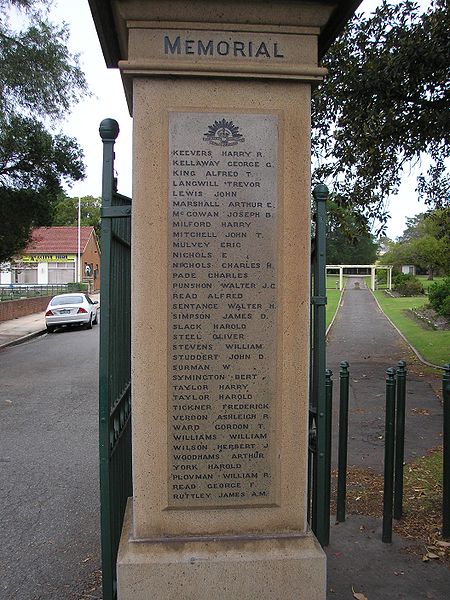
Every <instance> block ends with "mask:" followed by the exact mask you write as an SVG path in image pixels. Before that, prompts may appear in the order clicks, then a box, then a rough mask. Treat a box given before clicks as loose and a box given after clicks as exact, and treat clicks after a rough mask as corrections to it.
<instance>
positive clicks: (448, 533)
mask: <svg viewBox="0 0 450 600" xmlns="http://www.w3.org/2000/svg"><path fill="white" fill-rule="evenodd" d="M442 399H443V402H444V432H443V445H444V449H443V455H444V456H443V481H442V537H444V538H447V539H449V538H450V364H447V365H444V374H443V376H442Z"/></svg>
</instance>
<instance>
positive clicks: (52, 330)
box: [47, 325, 56, 333]
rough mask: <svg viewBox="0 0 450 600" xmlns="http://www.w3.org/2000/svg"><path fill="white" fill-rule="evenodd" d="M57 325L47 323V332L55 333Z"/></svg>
mask: <svg viewBox="0 0 450 600" xmlns="http://www.w3.org/2000/svg"><path fill="white" fill-rule="evenodd" d="M55 329H56V327H55V326H54V325H47V333H53V332H54V331H55Z"/></svg>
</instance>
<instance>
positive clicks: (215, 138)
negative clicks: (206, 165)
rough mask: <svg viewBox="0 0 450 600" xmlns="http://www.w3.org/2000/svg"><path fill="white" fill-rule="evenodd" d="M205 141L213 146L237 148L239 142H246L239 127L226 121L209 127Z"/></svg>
mask: <svg viewBox="0 0 450 600" xmlns="http://www.w3.org/2000/svg"><path fill="white" fill-rule="evenodd" d="M203 140H204V141H205V142H209V143H210V144H212V145H213V146H236V144H239V142H245V138H244V136H243V135H241V134H240V133H239V127H238V126H237V125H235V124H234V123H233V121H227V120H226V119H222V120H221V121H214V123H213V124H212V125H209V126H208V131H207V133H205V134H204V138H203Z"/></svg>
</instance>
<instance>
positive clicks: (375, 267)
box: [326, 265, 393, 291]
mask: <svg viewBox="0 0 450 600" xmlns="http://www.w3.org/2000/svg"><path fill="white" fill-rule="evenodd" d="M392 268H393V266H392V265H327V266H326V273H327V275H328V272H329V271H339V290H340V291H342V290H343V289H344V269H370V288H371V290H372V291H374V290H375V281H376V279H375V278H376V272H377V270H382V269H385V270H386V271H387V287H388V289H389V290H391V289H392Z"/></svg>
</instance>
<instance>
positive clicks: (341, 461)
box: [336, 360, 350, 523]
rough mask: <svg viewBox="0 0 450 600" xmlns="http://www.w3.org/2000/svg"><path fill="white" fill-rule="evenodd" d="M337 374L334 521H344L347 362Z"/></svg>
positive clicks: (344, 362)
mask: <svg viewBox="0 0 450 600" xmlns="http://www.w3.org/2000/svg"><path fill="white" fill-rule="evenodd" d="M340 367H341V370H340V372H339V384H340V394H339V448H338V482H337V501H336V521H337V522H338V523H343V522H344V521H345V499H346V495H347V444H348V388H349V381H350V379H349V373H348V362H347V361H346V360H343V361H342V362H341V364H340Z"/></svg>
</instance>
